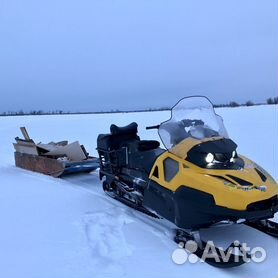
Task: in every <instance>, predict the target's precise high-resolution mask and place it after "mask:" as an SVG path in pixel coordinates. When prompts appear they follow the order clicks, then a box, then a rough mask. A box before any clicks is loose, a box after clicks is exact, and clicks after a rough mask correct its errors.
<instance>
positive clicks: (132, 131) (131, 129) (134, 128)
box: [110, 122, 138, 137]
mask: <svg viewBox="0 0 278 278" xmlns="http://www.w3.org/2000/svg"><path fill="white" fill-rule="evenodd" d="M110 132H111V134H112V135H130V136H132V135H133V136H134V137H136V136H137V132H138V124H137V123H135V122H133V123H131V124H129V125H127V126H123V127H119V126H116V125H114V124H113V125H111V126H110Z"/></svg>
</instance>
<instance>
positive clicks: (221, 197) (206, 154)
mask: <svg viewBox="0 0 278 278" xmlns="http://www.w3.org/2000/svg"><path fill="white" fill-rule="evenodd" d="M154 128H155V129H158V133H159V135H160V138H161V141H162V143H163V144H164V146H165V149H164V148H160V147H159V146H160V143H159V142H158V141H153V140H151V141H146V140H141V139H140V138H139V136H138V135H137V124H136V123H131V124H130V125H128V126H126V127H117V126H116V125H111V127H110V134H101V135H99V137H98V142H97V144H98V148H97V149H98V152H99V157H100V179H103V178H104V181H103V189H104V191H105V192H106V193H107V194H108V195H110V196H111V197H113V198H115V199H117V200H119V201H121V202H123V203H125V204H126V205H128V206H130V207H133V208H135V209H137V210H139V211H142V212H144V213H146V214H148V215H150V216H152V217H156V218H164V219H167V220H168V221H170V222H172V223H173V224H174V225H175V226H176V227H177V232H176V236H175V241H176V242H184V243H186V242H187V241H189V240H195V241H196V242H197V244H198V248H197V250H196V252H195V254H196V255H197V256H199V257H203V254H204V251H205V247H204V246H205V245H206V242H204V241H202V240H201V238H200V234H199V230H200V229H201V228H208V227H210V226H213V225H225V224H233V223H234V224H242V223H244V224H246V225H249V226H251V227H253V228H256V229H258V230H260V231H263V232H265V233H267V234H270V235H272V236H275V237H278V224H277V223H275V222H273V221H270V220H268V219H269V218H272V217H273V216H274V213H275V212H277V211H278V185H277V183H276V182H275V181H274V179H273V178H272V177H271V176H270V175H269V174H268V173H267V172H266V171H265V170H264V169H262V168H261V167H260V166H258V165H257V164H256V163H254V162H252V161H251V160H249V159H248V158H246V157H244V156H242V155H239V154H238V153H237V145H236V143H234V142H233V141H232V140H231V139H230V138H229V137H228V134H227V131H226V129H225V127H224V124H223V120H222V118H221V117H220V116H219V115H217V114H216V113H215V111H214V109H213V105H212V103H211V102H210V101H209V100H208V99H207V98H205V97H190V98H183V99H182V100H180V101H179V102H178V103H177V104H176V105H175V106H174V107H173V108H172V115H171V119H170V120H168V121H166V122H163V123H161V124H160V125H157V126H151V127H147V129H154ZM231 247H233V245H231ZM216 252H217V254H220V250H219V249H218V248H216ZM206 262H207V263H209V264H211V265H214V266H217V267H233V266H238V265H241V264H243V263H244V262H245V258H244V256H243V255H242V254H234V253H233V254H231V256H230V257H229V260H228V261H224V260H223V259H221V258H220V256H219V260H217V259H215V258H208V259H206Z"/></svg>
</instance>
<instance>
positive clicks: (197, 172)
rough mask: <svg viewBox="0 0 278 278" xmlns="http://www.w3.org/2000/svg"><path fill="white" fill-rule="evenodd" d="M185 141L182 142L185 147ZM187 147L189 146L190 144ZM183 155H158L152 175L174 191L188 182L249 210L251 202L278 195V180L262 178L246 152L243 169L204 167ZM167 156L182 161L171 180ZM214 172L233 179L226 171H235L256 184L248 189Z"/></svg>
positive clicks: (227, 204) (219, 199) (225, 204)
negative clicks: (166, 174)
mask: <svg viewBox="0 0 278 278" xmlns="http://www.w3.org/2000/svg"><path fill="white" fill-rule="evenodd" d="M183 142H184V141H183ZM183 142H182V145H183V147H185V145H184V143H183ZM197 142H198V141H197ZM197 142H196V140H195V145H196V144H198V143H197ZM199 143H200V142H199ZM178 146H179V145H178ZM189 146H190V149H191V148H192V147H193V145H192V144H189ZM177 149H178V148H176V150H177ZM182 149H183V148H182V147H180V149H179V150H180V152H179V154H181V153H183V154H184V152H183V151H182ZM186 149H187V150H189V148H188V147H187V148H186ZM171 151H172V150H171ZM182 156H183V155H182ZM182 156H180V155H179V156H178V155H177V152H176V154H173V153H171V152H169V151H166V152H164V153H163V154H162V155H160V156H159V157H158V158H157V160H156V162H155V164H154V166H153V168H152V171H151V174H150V179H151V180H153V181H155V182H157V183H158V184H160V185H161V186H163V187H165V188H167V189H169V190H171V191H173V192H175V191H176V190H177V189H178V188H179V187H180V186H186V187H189V188H193V189H196V190H200V191H203V192H206V193H209V194H211V195H213V197H214V200H215V203H216V205H218V206H222V207H227V208H230V209H235V210H241V211H243V210H246V209H247V206H248V205H249V204H251V203H254V202H257V201H261V200H266V199H269V198H271V197H273V196H275V195H278V185H277V184H276V183H275V181H274V180H272V179H271V177H268V179H267V180H266V182H262V180H261V178H260V177H259V175H258V173H257V172H256V171H255V169H254V168H255V164H254V163H253V162H252V161H250V160H248V159H247V158H245V157H243V156H241V158H242V159H243V160H244V162H245V166H244V169H242V170H226V169H224V170H218V169H217V170H216V169H204V168H200V167H198V166H196V165H194V164H192V163H190V162H188V161H186V160H185V159H183V158H181V157H182ZM166 158H171V159H173V160H175V161H177V162H178V163H179V171H178V173H177V174H176V176H175V177H174V178H173V179H172V180H171V181H170V182H167V181H165V179H164V166H163V162H164V160H165V159H166ZM156 167H158V172H159V176H158V178H157V177H155V176H154V175H153V174H154V170H155V168H156ZM210 175H217V176H222V177H224V178H225V179H227V180H231V179H229V177H227V176H226V175H233V176H236V177H238V178H240V179H243V180H246V181H248V182H250V183H252V184H253V186H251V187H248V190H246V187H244V186H240V185H234V184H232V182H231V183H228V182H225V180H223V179H220V178H216V177H212V176H210ZM233 182H234V181H233ZM262 185H264V186H266V191H261V190H258V189H256V188H258V187H259V186H262Z"/></svg>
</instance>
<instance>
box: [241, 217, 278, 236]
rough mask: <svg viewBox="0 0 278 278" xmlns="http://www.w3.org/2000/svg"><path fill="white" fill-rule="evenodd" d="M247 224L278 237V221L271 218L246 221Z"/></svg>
mask: <svg viewBox="0 0 278 278" xmlns="http://www.w3.org/2000/svg"><path fill="white" fill-rule="evenodd" d="M245 224H246V225H247V226H250V227H252V228H254V229H257V230H259V231H261V232H263V233H265V234H268V235H270V236H273V237H276V238H278V223H276V222H274V221H271V220H267V219H266V220H259V221H254V222H251V221H249V222H246V223H245Z"/></svg>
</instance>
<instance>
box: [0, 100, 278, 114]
mask: <svg viewBox="0 0 278 278" xmlns="http://www.w3.org/2000/svg"><path fill="white" fill-rule="evenodd" d="M264 104H270V105H271V104H278V97H274V98H268V99H267V100H266V103H254V102H253V101H251V100H248V101H246V102H245V103H238V102H236V101H231V102H229V103H227V104H215V105H214V107H215V108H219V107H240V106H254V105H264ZM170 109H171V107H167V106H165V107H160V108H149V109H141V110H140V109H137V110H131V111H126V110H119V109H113V110H110V111H97V112H65V111H63V110H54V111H48V112H45V111H43V110H31V111H29V112H25V111H23V110H22V109H21V110H19V111H8V112H3V113H0V116H29V115H75V114H109V113H134V112H152V111H167V110H170Z"/></svg>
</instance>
